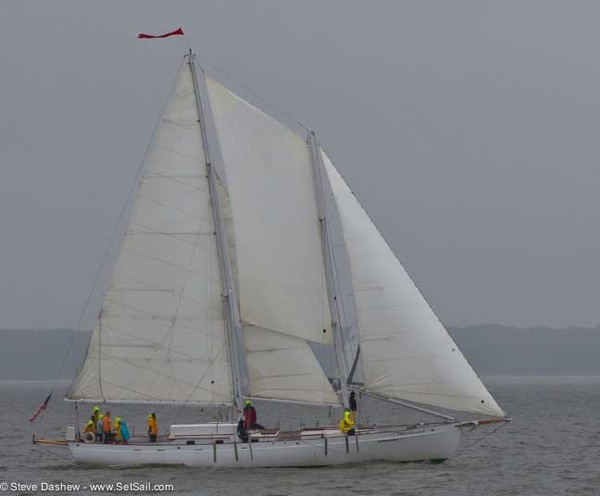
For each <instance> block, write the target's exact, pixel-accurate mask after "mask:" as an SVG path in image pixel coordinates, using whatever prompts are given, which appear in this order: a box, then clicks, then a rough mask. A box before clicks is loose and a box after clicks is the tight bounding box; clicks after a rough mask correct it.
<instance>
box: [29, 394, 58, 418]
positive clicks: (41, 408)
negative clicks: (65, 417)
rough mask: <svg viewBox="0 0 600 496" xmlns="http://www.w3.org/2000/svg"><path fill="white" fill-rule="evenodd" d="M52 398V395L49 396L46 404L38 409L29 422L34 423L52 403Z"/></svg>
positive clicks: (45, 401)
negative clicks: (50, 402) (49, 403)
mask: <svg viewBox="0 0 600 496" xmlns="http://www.w3.org/2000/svg"><path fill="white" fill-rule="evenodd" d="M50 396H52V393H50V394H49V395H48V397H47V398H46V399H45V400H44V402H43V403H42V404H41V405H40V406H39V407H38V409H37V411H36V412H35V413H34V414H33V416H32V417H31V418H30V419H29V422H33V421H34V420H35V419H36V418H37V417H38V415H39V414H40V413H42V411H43V410H45V409H46V408H47V407H48V402H49V401H50Z"/></svg>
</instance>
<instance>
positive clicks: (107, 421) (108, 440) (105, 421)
mask: <svg viewBox="0 0 600 496" xmlns="http://www.w3.org/2000/svg"><path fill="white" fill-rule="evenodd" d="M102 432H103V433H104V444H112V440H113V436H112V420H111V418H110V411H109V410H107V411H106V413H105V414H104V417H102Z"/></svg>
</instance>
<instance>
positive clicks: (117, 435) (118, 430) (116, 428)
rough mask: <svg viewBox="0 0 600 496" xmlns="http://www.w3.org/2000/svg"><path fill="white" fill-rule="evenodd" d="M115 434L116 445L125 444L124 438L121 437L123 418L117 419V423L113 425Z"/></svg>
mask: <svg viewBox="0 0 600 496" xmlns="http://www.w3.org/2000/svg"><path fill="white" fill-rule="evenodd" d="M113 432H114V436H115V443H116V444H123V436H121V417H115V423H114V424H113Z"/></svg>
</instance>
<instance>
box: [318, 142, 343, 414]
mask: <svg viewBox="0 0 600 496" xmlns="http://www.w3.org/2000/svg"><path fill="white" fill-rule="evenodd" d="M308 146H309V149H310V158H311V163H312V166H313V177H314V182H315V193H316V198H317V212H318V214H319V224H320V227H321V241H322V248H323V261H324V264H325V284H326V286H327V296H328V302H329V310H330V314H331V327H332V329H333V346H334V351H335V361H336V365H337V370H338V375H339V379H340V388H341V389H340V392H341V394H342V403H343V405H344V407H346V408H347V407H348V404H349V402H348V400H349V397H348V366H347V364H346V355H345V353H344V342H343V336H342V325H341V315H340V308H339V304H338V302H339V301H340V300H339V298H338V294H337V286H336V284H335V279H334V264H335V259H334V255H333V249H332V246H331V232H330V228H329V222H328V215H327V207H326V203H325V193H324V187H323V173H324V166H323V162H322V159H321V153H320V151H319V143H318V141H317V136H316V134H315V133H314V131H309V134H308Z"/></svg>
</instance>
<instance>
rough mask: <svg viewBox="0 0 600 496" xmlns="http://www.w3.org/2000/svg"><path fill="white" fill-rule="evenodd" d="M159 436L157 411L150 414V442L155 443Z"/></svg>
mask: <svg viewBox="0 0 600 496" xmlns="http://www.w3.org/2000/svg"><path fill="white" fill-rule="evenodd" d="M157 436H158V423H157V422H156V413H151V414H149V415H148V437H149V438H150V442H152V443H155V442H156V438H157Z"/></svg>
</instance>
